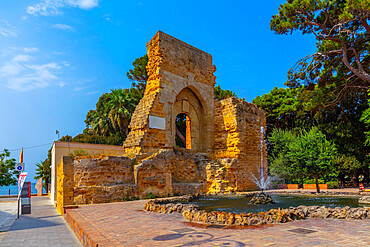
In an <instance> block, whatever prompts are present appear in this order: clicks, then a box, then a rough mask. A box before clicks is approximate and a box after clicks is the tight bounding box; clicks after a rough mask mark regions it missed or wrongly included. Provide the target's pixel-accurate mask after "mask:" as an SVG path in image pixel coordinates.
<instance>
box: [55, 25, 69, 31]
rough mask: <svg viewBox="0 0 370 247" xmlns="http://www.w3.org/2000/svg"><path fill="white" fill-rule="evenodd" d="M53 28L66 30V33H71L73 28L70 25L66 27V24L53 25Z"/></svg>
mask: <svg viewBox="0 0 370 247" xmlns="http://www.w3.org/2000/svg"><path fill="white" fill-rule="evenodd" d="M53 28H57V29H61V30H66V31H73V27H72V26H70V25H66V24H54V25H53Z"/></svg>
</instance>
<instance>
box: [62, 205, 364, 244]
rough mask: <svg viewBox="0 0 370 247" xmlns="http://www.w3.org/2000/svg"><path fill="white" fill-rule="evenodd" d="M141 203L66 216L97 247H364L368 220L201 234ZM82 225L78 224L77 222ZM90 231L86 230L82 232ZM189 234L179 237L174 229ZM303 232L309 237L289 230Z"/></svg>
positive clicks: (198, 229)
mask: <svg viewBox="0 0 370 247" xmlns="http://www.w3.org/2000/svg"><path fill="white" fill-rule="evenodd" d="M145 202H146V201H145V200H142V201H132V202H121V203H109V204H98V205H83V206H80V207H79V208H77V209H72V210H69V211H68V213H69V215H70V216H71V217H72V218H74V219H75V220H76V222H77V223H78V224H79V223H80V222H81V224H82V225H84V226H85V227H82V226H81V225H80V226H81V227H82V228H83V229H84V230H85V232H86V233H87V234H88V235H89V236H90V237H91V239H92V240H93V241H94V242H95V243H98V244H99V246H161V247H165V246H202V247H203V246H257V247H258V246H310V247H311V246H359V245H361V246H369V243H370V234H368V233H369V232H370V220H337V219H306V220H299V221H295V222H290V223H285V224H276V225H267V226H259V227H249V228H244V229H217V228H206V227H205V226H206V225H202V224H194V223H189V222H186V221H185V220H184V219H183V217H182V215H180V214H157V213H149V212H146V211H144V210H143V207H144V204H145ZM82 219H83V220H82ZM87 225H89V227H87ZM184 228H187V229H190V230H189V231H183V232H181V231H180V232H179V229H184ZM296 228H304V229H308V230H312V231H315V232H313V233H308V234H300V233H294V232H291V231H289V230H292V229H296Z"/></svg>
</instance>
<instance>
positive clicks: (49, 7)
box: [26, 0, 99, 16]
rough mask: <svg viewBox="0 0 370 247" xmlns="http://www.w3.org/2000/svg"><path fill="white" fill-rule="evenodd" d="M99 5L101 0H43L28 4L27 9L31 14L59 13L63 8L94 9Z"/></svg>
mask: <svg viewBox="0 0 370 247" xmlns="http://www.w3.org/2000/svg"><path fill="white" fill-rule="evenodd" d="M98 6H99V0H42V1H40V2H39V3H37V4H35V5H32V6H28V7H27V8H26V11H27V13H28V14H30V15H36V16H38V15H44V16H48V15H59V14H61V13H62V11H61V9H63V8H80V9H92V8H95V7H98Z"/></svg>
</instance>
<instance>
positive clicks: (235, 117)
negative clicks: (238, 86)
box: [210, 97, 267, 191]
mask: <svg viewBox="0 0 370 247" xmlns="http://www.w3.org/2000/svg"><path fill="white" fill-rule="evenodd" d="M265 126H266V118H265V113H264V111H263V110H261V109H259V108H258V107H256V106H255V105H253V104H251V103H248V102H245V101H244V100H242V99H238V98H235V97H231V98H227V99H223V100H215V145H214V156H213V158H214V159H215V160H217V159H223V158H229V159H234V158H235V159H237V161H232V163H230V165H226V166H225V165H217V164H221V163H222V162H225V161H219V162H216V163H215V164H213V168H212V169H213V170H215V171H217V172H216V173H215V176H216V177H217V176H218V177H219V178H216V180H218V181H222V180H223V179H224V178H225V177H231V178H232V179H231V181H230V180H229V179H226V180H225V183H228V184H229V185H221V184H220V182H218V185H217V183H216V184H213V185H212V186H213V187H214V186H216V187H214V188H215V189H216V191H217V190H218V189H219V188H226V187H229V189H228V190H235V191H245V190H252V189H257V187H256V184H255V182H254V181H253V179H252V174H253V175H254V176H255V177H256V178H259V177H260V167H262V168H263V170H264V176H267V153H266V145H265V143H264V141H263V139H264V136H263V134H262V133H261V127H263V128H265ZM261 140H262V142H261ZM231 184H233V185H234V186H235V187H234V189H232V188H231V187H230V185H231ZM213 187H210V189H211V190H212V188H213ZM217 188H218V189H217Z"/></svg>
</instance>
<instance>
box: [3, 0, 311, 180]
mask: <svg viewBox="0 0 370 247" xmlns="http://www.w3.org/2000/svg"><path fill="white" fill-rule="evenodd" d="M282 3H284V1H281V0H270V1H244V0H240V1H217V0H213V1H199V0H198V1H192V0H188V1H173V0H172V1H170V0H169V1H154V0H153V1H145V0H140V1H108V0H27V1H9V0H0V116H1V121H0V149H1V150H2V149H4V148H7V149H10V150H14V151H12V157H15V158H17V159H18V157H19V153H20V151H19V150H18V149H20V148H21V147H22V146H23V147H25V148H27V147H33V146H38V145H42V144H48V143H52V142H53V141H55V140H56V139H57V136H56V134H55V130H59V131H60V135H61V136H62V135H67V134H68V135H72V136H75V135H77V134H79V133H81V132H82V131H83V129H84V128H85V124H84V119H85V116H86V113H87V112H88V111H89V110H90V109H94V108H95V104H96V102H97V100H98V98H99V97H100V95H102V94H103V93H106V92H109V91H110V90H111V89H114V88H128V87H130V84H131V82H130V81H129V80H128V79H127V78H126V72H127V71H128V70H129V69H131V68H132V65H131V64H132V62H133V61H134V60H135V58H137V57H140V56H142V55H144V54H145V53H146V46H145V45H146V43H147V42H148V41H149V40H150V39H151V37H152V36H153V35H154V34H155V33H156V32H157V31H158V30H161V31H163V32H165V33H167V34H169V35H172V36H174V37H176V38H178V39H180V40H182V41H184V42H186V43H189V44H191V45H193V46H195V47H197V48H199V49H201V50H203V51H206V52H208V53H210V54H211V55H212V56H213V63H214V64H215V65H216V67H217V71H216V72H215V75H216V76H217V79H216V82H217V84H219V85H221V86H222V88H224V89H230V90H232V91H235V92H236V94H237V95H238V96H239V97H241V98H245V99H246V100H247V101H249V102H251V101H252V100H253V99H254V98H255V97H256V96H258V95H262V94H264V93H268V92H269V91H270V90H271V89H272V88H274V87H283V86H284V82H285V81H286V75H287V71H288V70H289V68H291V67H292V66H293V65H294V63H295V62H296V61H297V60H299V59H300V58H302V57H304V56H306V55H309V54H311V53H313V52H314V51H315V40H314V38H313V37H311V36H302V35H300V34H294V35H281V36H280V35H276V34H274V33H273V32H272V31H271V30H270V27H269V24H270V19H271V16H272V15H275V14H277V12H278V7H279V5H280V4H282ZM50 147H51V144H50V145H45V146H41V147H37V148H29V149H25V150H24V161H25V163H26V170H27V171H28V172H29V173H30V177H31V178H33V177H34V169H35V165H34V164H35V163H36V162H39V161H42V160H44V159H45V158H46V155H47V150H48V149H49V148H50Z"/></svg>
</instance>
